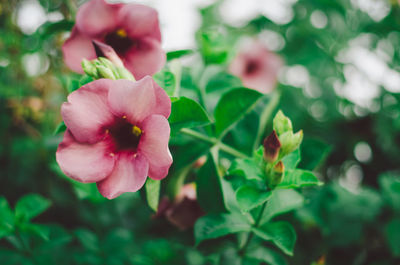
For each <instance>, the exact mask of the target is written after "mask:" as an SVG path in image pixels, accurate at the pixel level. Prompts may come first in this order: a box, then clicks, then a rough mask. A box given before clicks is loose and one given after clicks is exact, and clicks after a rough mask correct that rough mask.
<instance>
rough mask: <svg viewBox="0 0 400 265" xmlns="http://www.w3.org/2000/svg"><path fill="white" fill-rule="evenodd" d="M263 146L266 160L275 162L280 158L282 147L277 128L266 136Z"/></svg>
mask: <svg viewBox="0 0 400 265" xmlns="http://www.w3.org/2000/svg"><path fill="white" fill-rule="evenodd" d="M263 146H264V158H265V160H266V161H268V162H274V161H275V160H276V159H277V158H278V155H279V150H280V148H281V142H280V141H279V138H278V135H277V134H276V132H275V130H273V131H272V133H271V134H270V135H269V136H268V137H267V138H265V140H264V143H263Z"/></svg>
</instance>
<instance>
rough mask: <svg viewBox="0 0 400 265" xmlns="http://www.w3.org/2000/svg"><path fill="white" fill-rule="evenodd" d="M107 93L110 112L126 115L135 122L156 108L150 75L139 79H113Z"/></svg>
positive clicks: (130, 120)
mask: <svg viewBox="0 0 400 265" xmlns="http://www.w3.org/2000/svg"><path fill="white" fill-rule="evenodd" d="M113 82H114V86H113V88H112V89H110V92H109V93H108V102H109V106H110V108H111V110H112V112H113V113H114V114H115V115H116V116H119V117H122V116H126V118H127V120H128V121H129V122H130V123H132V124H137V123H139V122H141V121H142V120H144V119H145V118H146V117H147V116H149V115H151V114H153V113H154V111H155V110H156V95H155V90H154V87H153V82H152V79H151V77H145V78H143V79H141V80H139V81H136V82H133V81H129V80H115V81H113Z"/></svg>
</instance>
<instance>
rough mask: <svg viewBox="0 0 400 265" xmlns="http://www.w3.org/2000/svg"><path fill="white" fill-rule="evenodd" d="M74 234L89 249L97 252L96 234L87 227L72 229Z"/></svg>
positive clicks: (97, 241)
mask: <svg viewBox="0 0 400 265" xmlns="http://www.w3.org/2000/svg"><path fill="white" fill-rule="evenodd" d="M74 234H75V236H76V237H77V238H78V240H79V242H81V244H82V245H83V246H84V247H85V248H86V249H87V250H90V251H94V252H97V251H98V250H99V239H98V238H97V235H96V234H95V233H93V232H92V231H90V230H88V229H83V228H81V229H76V230H75V231H74Z"/></svg>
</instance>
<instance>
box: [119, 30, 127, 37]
mask: <svg viewBox="0 0 400 265" xmlns="http://www.w3.org/2000/svg"><path fill="white" fill-rule="evenodd" d="M116 33H117V35H118V36H120V37H121V38H126V36H128V34H127V33H126V30H124V29H119V30H117V32H116Z"/></svg>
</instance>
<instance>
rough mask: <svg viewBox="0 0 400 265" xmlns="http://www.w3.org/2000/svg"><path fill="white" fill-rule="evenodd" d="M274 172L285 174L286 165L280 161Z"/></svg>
mask: <svg viewBox="0 0 400 265" xmlns="http://www.w3.org/2000/svg"><path fill="white" fill-rule="evenodd" d="M274 171H275V172H276V173H283V172H284V171H285V165H284V164H283V163H282V161H279V162H278V163H277V164H276V165H275V166H274Z"/></svg>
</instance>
